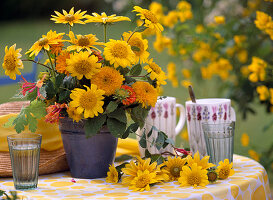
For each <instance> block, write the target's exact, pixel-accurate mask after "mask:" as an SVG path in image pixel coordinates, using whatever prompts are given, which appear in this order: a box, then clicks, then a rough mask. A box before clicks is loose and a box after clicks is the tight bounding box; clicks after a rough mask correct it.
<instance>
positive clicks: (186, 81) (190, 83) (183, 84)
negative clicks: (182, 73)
mask: <svg viewBox="0 0 273 200" xmlns="http://www.w3.org/2000/svg"><path fill="white" fill-rule="evenodd" d="M190 85H193V84H192V82H191V81H190V80H183V81H181V86H183V87H185V88H188V87H189V86H190Z"/></svg>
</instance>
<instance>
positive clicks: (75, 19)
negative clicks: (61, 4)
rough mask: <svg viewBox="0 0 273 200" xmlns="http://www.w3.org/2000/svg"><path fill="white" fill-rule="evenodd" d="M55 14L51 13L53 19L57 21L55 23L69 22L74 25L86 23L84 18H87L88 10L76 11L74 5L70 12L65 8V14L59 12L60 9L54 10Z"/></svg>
mask: <svg viewBox="0 0 273 200" xmlns="http://www.w3.org/2000/svg"><path fill="white" fill-rule="evenodd" d="M54 12H55V14H56V15H57V16H55V15H51V17H52V18H51V20H52V21H55V23H59V24H67V23H68V24H69V25H70V26H73V25H74V24H85V23H84V22H83V21H81V20H82V19H85V18H86V15H84V14H85V13H86V11H82V12H81V10H78V11H77V12H75V13H74V7H73V8H71V10H70V11H69V13H67V12H66V11H65V10H63V14H61V13H59V12H58V11H54Z"/></svg>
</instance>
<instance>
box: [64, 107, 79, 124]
mask: <svg viewBox="0 0 273 200" xmlns="http://www.w3.org/2000/svg"><path fill="white" fill-rule="evenodd" d="M67 113H68V116H69V117H70V118H71V119H73V121H76V122H79V121H80V120H81V119H82V114H78V113H77V109H76V108H73V107H69V108H68V109H67Z"/></svg>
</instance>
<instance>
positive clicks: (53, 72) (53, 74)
mask: <svg viewBox="0 0 273 200" xmlns="http://www.w3.org/2000/svg"><path fill="white" fill-rule="evenodd" d="M46 53H47V56H48V59H49V61H50V65H51V72H52V76H53V77H54V79H56V74H55V70H54V66H53V62H52V60H51V57H50V54H49V51H46Z"/></svg>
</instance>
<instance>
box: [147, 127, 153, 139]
mask: <svg viewBox="0 0 273 200" xmlns="http://www.w3.org/2000/svg"><path fill="white" fill-rule="evenodd" d="M152 133H153V127H152V128H151V130H150V131H149V133H148V134H147V137H148V138H149V137H151V135H152Z"/></svg>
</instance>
